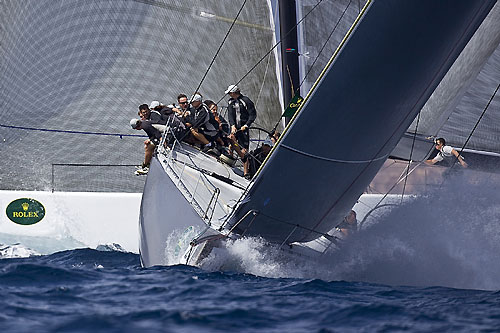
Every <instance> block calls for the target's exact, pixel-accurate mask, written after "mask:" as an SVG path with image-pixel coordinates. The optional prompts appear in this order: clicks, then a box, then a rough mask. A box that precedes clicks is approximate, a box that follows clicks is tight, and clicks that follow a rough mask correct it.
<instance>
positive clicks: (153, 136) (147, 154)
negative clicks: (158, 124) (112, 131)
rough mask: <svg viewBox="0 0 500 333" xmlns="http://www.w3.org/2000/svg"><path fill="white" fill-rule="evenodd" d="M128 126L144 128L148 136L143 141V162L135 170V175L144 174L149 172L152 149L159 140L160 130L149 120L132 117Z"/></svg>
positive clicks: (138, 128) (137, 128)
mask: <svg viewBox="0 0 500 333" xmlns="http://www.w3.org/2000/svg"><path fill="white" fill-rule="evenodd" d="M130 126H131V127H132V128H133V129H135V130H141V129H142V130H144V131H145V132H146V134H147V135H148V137H149V138H148V139H146V140H145V141H144V162H143V163H142V165H141V166H140V167H139V168H138V170H137V171H136V172H135V174H136V175H137V176H139V175H145V174H147V173H148V172H149V164H150V163H151V159H152V158H153V153H154V150H155V148H156V146H157V145H158V143H159V142H160V140H161V132H160V131H159V130H158V129H156V128H155V127H154V126H153V124H152V123H151V121H150V120H141V119H132V120H130Z"/></svg>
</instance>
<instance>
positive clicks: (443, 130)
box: [391, 2, 500, 167]
mask: <svg viewBox="0 0 500 333" xmlns="http://www.w3.org/2000/svg"><path fill="white" fill-rule="evenodd" d="M499 43H500V4H499V3H498V2H497V3H496V5H495V6H494V7H493V8H492V10H491V11H490V13H489V14H488V16H487V17H486V19H485V20H484V22H483V23H482V24H481V26H480V27H479V28H478V30H477V31H476V33H475V34H474V36H473V37H472V38H471V40H470V41H469V43H468V44H467V46H466V47H465V48H464V50H463V51H462V53H461V54H460V56H459V57H458V58H457V60H456V61H455V63H454V64H453V66H452V67H451V68H450V70H449V71H448V73H447V74H446V76H445V77H444V79H443V80H442V81H441V83H440V84H439V86H438V87H437V88H436V90H435V91H434V93H433V94H432V96H431V97H430V98H429V100H428V101H427V103H426V104H425V105H424V107H423V108H422V110H421V112H420V118H419V120H418V128H417V119H415V121H414V122H413V123H412V125H411V126H410V128H409V129H408V133H407V135H405V136H404V137H403V138H402V140H401V141H400V143H399V144H398V146H397V147H396V149H395V150H394V151H393V152H392V153H391V155H392V156H394V157H398V158H403V159H408V158H409V157H410V151H411V147H412V145H413V133H414V132H415V130H417V133H418V135H417V137H416V139H417V140H416V141H415V147H414V149H413V152H412V159H413V160H423V159H425V158H426V156H427V155H428V153H429V152H430V151H431V150H432V149H433V142H432V140H426V139H425V138H426V137H428V136H436V137H445V138H446V140H447V142H449V143H450V144H452V145H455V146H456V147H460V148H461V147H463V145H464V144H465V142H466V140H467V138H468V137H469V135H470V134H471V131H472V129H473V127H474V125H475V124H476V122H477V121H478V119H479V117H480V116H481V113H482V112H483V110H484V108H485V107H486V105H487V103H488V101H489V99H490V98H491V96H492V94H493V93H494V91H495V88H496V87H497V86H498V84H499V82H500V81H499V80H500V66H499V64H500V45H499ZM478 74H479V75H478ZM499 103H500V99H498V98H496V99H494V100H493V101H492V104H491V105H490V106H489V109H488V110H487V111H486V113H485V117H484V118H483V119H482V120H481V122H480V124H479V126H478V127H477V129H476V130H475V131H474V134H473V135H472V137H471V140H470V141H469V142H468V144H467V147H466V148H469V149H476V150H482V151H486V152H495V153H500V141H499V137H498V133H500V128H499V125H498V124H500V113H499V112H498V110H499V106H500V104H499ZM471 166H472V167H474V165H471Z"/></svg>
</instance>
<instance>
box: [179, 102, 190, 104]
mask: <svg viewBox="0 0 500 333" xmlns="http://www.w3.org/2000/svg"><path fill="white" fill-rule="evenodd" d="M179 104H189V102H179Z"/></svg>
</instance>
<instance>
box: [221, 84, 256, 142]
mask: <svg viewBox="0 0 500 333" xmlns="http://www.w3.org/2000/svg"><path fill="white" fill-rule="evenodd" d="M225 93H226V94H229V96H231V98H230V99H229V106H228V109H227V110H228V114H227V116H228V118H229V124H230V125H231V134H234V135H235V136H236V139H237V140H238V144H239V145H240V146H242V147H243V148H246V149H248V148H249V146H250V136H249V133H248V127H250V125H252V123H253V122H254V120H255V118H256V117H257V112H256V111H255V106H254V104H253V102H252V101H251V100H250V98H248V97H246V96H243V95H242V94H241V92H240V88H238V87H237V86H236V85H234V84H232V85H230V86H229V87H227V90H226V91H225Z"/></svg>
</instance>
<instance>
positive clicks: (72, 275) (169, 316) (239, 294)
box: [0, 249, 500, 332]
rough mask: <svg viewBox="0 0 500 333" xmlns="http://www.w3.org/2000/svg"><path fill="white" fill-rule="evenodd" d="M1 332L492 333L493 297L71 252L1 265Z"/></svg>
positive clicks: (495, 318) (497, 318) (499, 308)
mask: <svg viewBox="0 0 500 333" xmlns="http://www.w3.org/2000/svg"><path fill="white" fill-rule="evenodd" d="M0 285H1V287H0V296H1V302H0V304H1V306H0V327H1V331H2V332H398V331H415V332H438V331H448V332H471V331H484V332H493V331H499V330H500V293H499V292H498V291H483V290H470V289H453V288H445V287H405V286H389V285H383V284H375V283H362V282H355V281H351V282H348V281H324V280H320V279H299V278H263V277H258V276H255V275H251V274H245V273H234V272H208V271H204V270H202V269H199V268H194V267H190V266H182V265H178V266H170V267H156V268H151V269H143V268H141V266H140V263H139V256H138V255H137V254H130V253H123V252H116V251H111V252H103V251H97V250H91V249H80V250H71V251H64V252H59V253H55V254H52V255H48V256H39V257H31V258H22V259H2V260H0Z"/></svg>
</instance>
